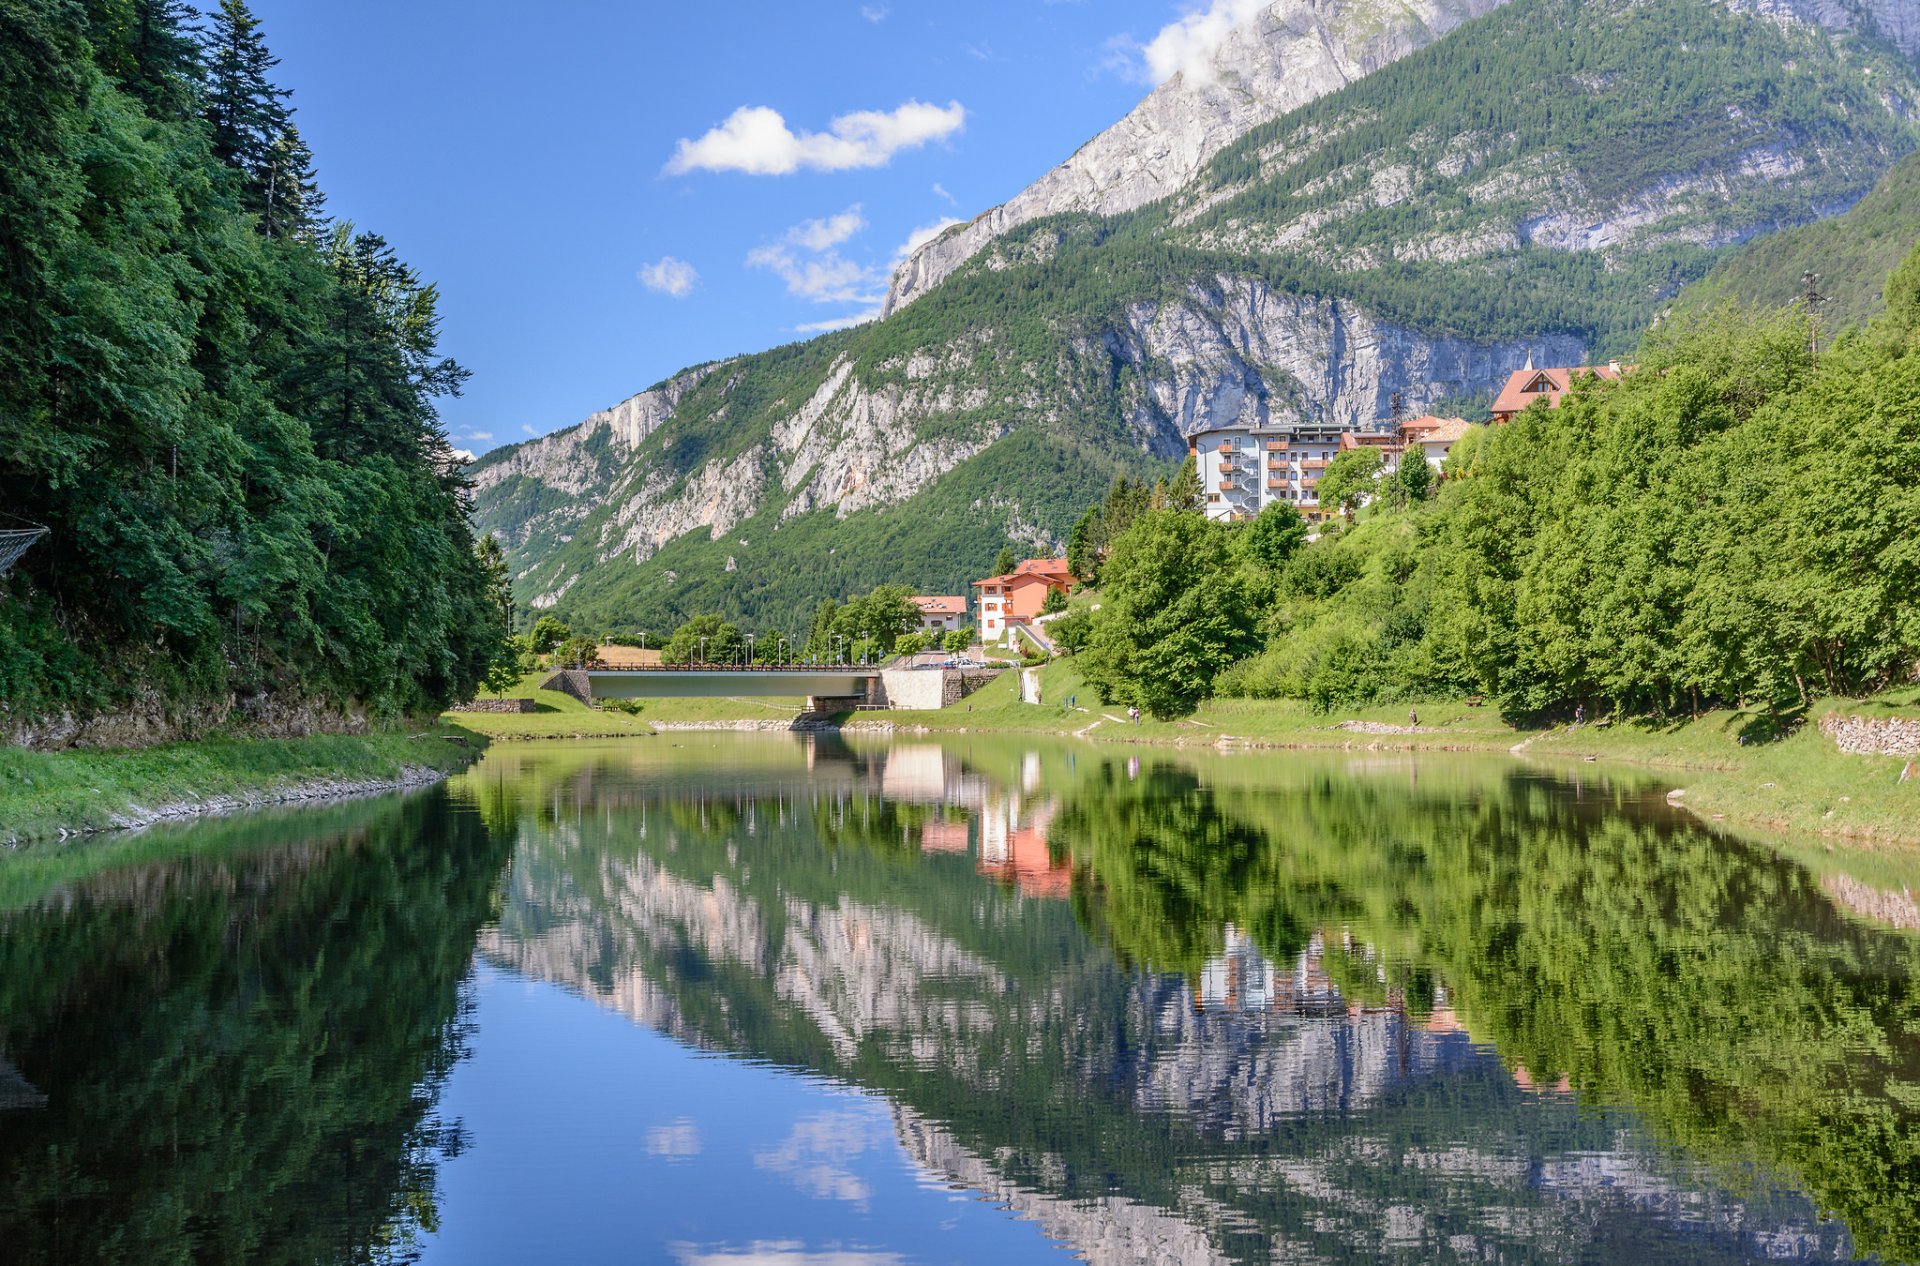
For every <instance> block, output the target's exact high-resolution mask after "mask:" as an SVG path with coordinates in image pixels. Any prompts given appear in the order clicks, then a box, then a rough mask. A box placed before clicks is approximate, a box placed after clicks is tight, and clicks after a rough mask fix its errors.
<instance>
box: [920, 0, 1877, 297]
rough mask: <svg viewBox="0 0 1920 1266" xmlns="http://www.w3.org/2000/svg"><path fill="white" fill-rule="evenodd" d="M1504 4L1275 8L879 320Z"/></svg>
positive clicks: (958, 236)
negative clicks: (1019, 239) (1050, 219)
mask: <svg viewBox="0 0 1920 1266" xmlns="http://www.w3.org/2000/svg"><path fill="white" fill-rule="evenodd" d="M1888 2H1892V0H1888ZM1503 3H1505V0H1276V2H1275V3H1273V4H1271V5H1268V6H1267V8H1266V9H1265V10H1263V11H1262V12H1261V13H1260V14H1259V15H1258V16H1257V17H1255V18H1254V19H1253V20H1252V21H1250V22H1247V23H1244V24H1242V25H1241V26H1239V27H1238V28H1236V29H1235V30H1234V31H1233V32H1232V33H1231V34H1230V35H1228V36H1227V38H1226V39H1225V40H1224V41H1222V42H1221V45H1220V47H1219V48H1218V49H1216V50H1215V52H1214V54H1213V57H1212V59H1211V65H1210V67H1209V69H1210V70H1211V72H1212V73H1211V74H1210V75H1209V76H1191V75H1188V74H1186V73H1181V74H1177V75H1175V76H1174V77H1173V78H1172V79H1169V80H1168V81H1167V82H1166V83H1163V84H1161V85H1160V86H1159V87H1158V88H1155V89H1154V90H1153V91H1152V92H1150V93H1148V94H1147V97H1146V99H1145V100H1143V101H1142V102H1141V103H1140V104H1139V105H1138V106H1136V107H1135V108H1134V110H1133V112H1132V113H1130V114H1128V115H1127V116H1126V117H1125V118H1124V119H1122V120H1120V122H1118V123H1116V124H1114V125H1113V126H1112V127H1110V128H1108V129H1107V130H1106V131H1104V132H1102V133H1101V134H1100V135H1098V136H1096V137H1094V138H1093V140H1091V141H1089V142H1087V144H1086V145H1084V146H1082V147H1081V148H1080V150H1079V151H1078V152H1077V153H1075V154H1074V156H1073V157H1072V158H1069V159H1068V160H1067V161H1066V162H1064V163H1062V164H1061V165H1060V166H1058V167H1056V168H1054V169H1053V170H1052V171H1050V172H1048V173H1047V174H1046V175H1044V176H1042V177H1041V178H1040V179H1039V180H1037V181H1035V182H1034V183H1033V184H1032V185H1030V186H1028V187H1027V188H1026V189H1025V190H1023V191H1021V192H1020V193H1019V194H1017V195H1016V196H1014V197H1013V198H1011V199H1009V200H1008V201H1007V202H1005V203H1002V204H1001V205H1000V206H997V207H995V208H993V209H992V210H991V211H988V212H986V213H985V214H983V215H981V216H979V217H977V218H976V219H974V220H973V221H972V222H971V223H969V224H965V225H960V226H956V227H955V228H952V229H949V230H948V231H947V232H946V233H943V234H941V235H940V236H939V237H937V238H935V239H934V240H933V241H931V242H928V243H927V244H926V245H924V246H922V247H921V248H920V249H919V250H918V251H915V252H914V253H913V254H912V255H911V256H909V257H908V258H907V259H906V260H905V261H904V262H903V263H902V264H901V265H900V267H899V268H898V269H897V270H896V271H895V273H894V276H893V282H892V285H891V286H890V288H889V290H888V294H887V302H886V309H885V310H886V312H888V313H893V312H896V311H898V310H899V309H901V308H903V307H905V306H906V305H907V304H909V303H911V302H913V301H914V300H915V299H917V298H919V297H920V296H921V295H923V294H925V293H926V292H927V291H928V290H930V289H932V288H933V287H934V286H936V285H938V284H940V282H941V281H942V280H944V279H945V278H946V276H947V275H948V274H949V273H951V272H952V271H953V270H954V269H956V268H958V267H959V266H960V265H961V264H963V263H965V262H966V261H967V260H968V259H970V258H972V257H973V256H974V255H975V254H976V253H978V252H979V250H980V248H981V247H983V246H985V245H987V243H989V242H991V241H993V240H994V239H995V238H997V237H999V236H1000V235H1001V234H1003V233H1005V232H1007V231H1008V230H1009V229H1013V228H1017V227H1018V226H1020V225H1022V224H1025V223H1027V222H1028V221H1030V220H1037V219H1039V218H1041V217H1042V216H1048V215H1057V214H1060V213H1062V212H1068V211H1087V212H1092V213H1095V214H1099V215H1115V214H1118V213H1120V212H1122V211H1131V210H1133V209H1134V208H1136V207H1142V206H1145V205H1146V204H1147V203H1149V202H1153V201H1155V200H1156V199H1159V198H1164V197H1166V196H1167V195H1168V194H1170V193H1173V192H1174V191H1175V190H1177V189H1179V188H1180V187H1181V186H1182V185H1185V184H1186V183H1187V182H1188V181H1189V180H1191V179H1193V177H1194V176H1195V175H1197V174H1198V173H1199V171H1200V169H1201V167H1203V166H1204V165H1205V164H1206V162H1207V160H1208V159H1210V158H1212V157H1213V156H1214V155H1215V154H1218V153H1219V152H1220V151H1221V150H1222V149H1224V148H1226V147H1227V146H1228V145H1230V144H1232V143H1233V142H1234V141H1235V140H1237V139H1239V138H1240V137H1241V136H1243V135H1245V134H1246V133H1247V132H1248V131H1249V130H1251V129H1252V128H1255V127H1258V126H1259V125H1260V124H1262V123H1266V122H1269V121H1270V120H1273V119H1277V118H1279V117H1280V116H1281V115H1283V114H1285V113H1287V112H1288V111H1289V110H1294V109H1298V108H1299V107H1300V106H1303V105H1306V104H1307V103H1308V102H1310V101H1313V100H1316V99H1317V98H1320V97H1323V96H1325V95H1327V94H1328V93H1330V92H1333V91H1335V90H1336V89H1339V88H1341V87H1344V86H1345V85H1346V84H1348V83H1351V82H1352V81H1354V80H1355V79H1359V78H1361V77H1362V76H1364V75H1367V74H1370V73H1372V72H1373V71H1375V70H1378V69H1379V68H1380V67H1382V66H1385V65H1387V64H1389V63H1391V62H1395V61H1398V60H1399V59H1400V58H1402V57H1405V56H1406V55H1407V54H1408V53H1411V52H1413V51H1415V50H1416V49H1420V48H1424V47H1426V46H1427V45H1428V44H1431V43H1433V42H1434V41H1435V40H1437V39H1439V38H1440V37H1441V36H1443V35H1445V34H1446V33H1447V32H1448V31H1451V30H1452V29H1453V28H1454V27H1456V26H1459V25H1460V24H1461V23H1462V22H1465V21H1469V20H1470V19H1473V18H1477V17H1479V16H1480V15H1481V14H1483V13H1489V12H1492V11H1493V10H1494V9H1496V8H1498V7H1499V6H1500V5H1501V4H1503Z"/></svg>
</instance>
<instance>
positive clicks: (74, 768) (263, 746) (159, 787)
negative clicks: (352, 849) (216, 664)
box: [0, 722, 486, 845]
mask: <svg viewBox="0 0 1920 1266" xmlns="http://www.w3.org/2000/svg"><path fill="white" fill-rule="evenodd" d="M485 748H486V739H485V737H484V736H482V735H480V734H477V733H473V732H471V731H468V730H466V729H464V728H463V727H460V726H457V725H451V724H448V723H445V722H441V723H438V724H434V725H430V726H425V727H415V728H408V729H396V730H392V731H388V732H383V733H377V734H370V735H318V736H315V737H312V738H299V739H226V738H214V739H204V740H201V741H198V742H192V743H170V744H166V745H163V746H159V747H150V748H138V749H129V750H118V751H64V752H38V751H29V750H26V749H24V748H17V747H7V748H0V844H5V845H11V844H22V843H27V842H29V841H32V840H38V839H48V838H57V837H59V836H61V835H62V834H67V835H71V834H76V833H80V834H84V833H87V832H92V831H105V830H113V829H116V828H124V827H134V826H144V825H146V824H148V823H152V822H158V821H165V820H168V819H173V818H187V817H196V816H200V815H202V814H207V813H221V812H227V811H230V810H234V809H246V808H252V807H255V806H259V805H269V804H283V803H288V802H291V801H297V800H316V799H325V798H331V797H337V796H345V795H358V794H364V793H368V792H376V791H385V790H391V789H398V788H403V787H411V786H423V785H426V784H428V783H433V782H438V781H439V780H440V779H442V778H445V777H447V776H448V775H450V774H454V773H458V772H459V771H460V770H462V769H465V768H466V767H467V766H469V765H471V764H472V763H473V762H474V761H475V760H476V759H478V758H479V755H480V753H481V752H482V751H483V750H485Z"/></svg>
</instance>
